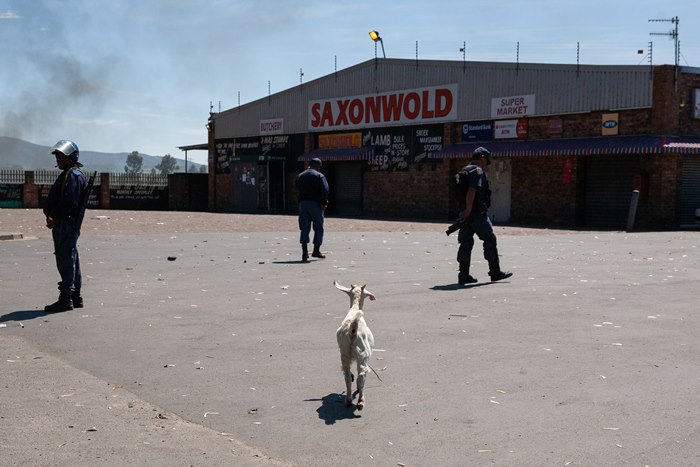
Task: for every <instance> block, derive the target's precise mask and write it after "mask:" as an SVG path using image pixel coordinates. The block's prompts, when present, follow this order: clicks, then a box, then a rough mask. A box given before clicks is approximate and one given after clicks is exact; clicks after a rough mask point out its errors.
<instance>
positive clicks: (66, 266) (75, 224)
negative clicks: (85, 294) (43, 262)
mask: <svg viewBox="0 0 700 467" xmlns="http://www.w3.org/2000/svg"><path fill="white" fill-rule="evenodd" d="M51 154H53V155H54V156H55V157H56V165H57V166H58V168H59V169H61V170H62V172H61V174H60V175H59V176H58V178H57V179H56V181H55V182H54V184H53V185H52V186H51V190H50V191H49V196H48V198H47V199H46V206H45V207H44V214H45V215H46V227H48V228H49V229H51V235H52V237H53V245H54V254H55V255H56V267H57V269H58V273H59V275H60V276H61V281H60V282H59V283H58V290H59V297H58V301H56V302H55V303H52V304H51V305H47V306H46V307H44V310H45V311H48V312H52V313H55V312H61V311H68V310H72V309H73V308H74V307H75V308H82V307H83V298H82V296H81V292H80V288H81V286H82V276H81V274H80V257H79V256H78V237H80V224H81V222H82V219H80V216H82V214H83V210H82V206H81V199H82V197H83V195H84V192H85V190H86V189H87V180H86V178H85V174H83V172H82V171H81V170H80V167H82V164H81V163H80V162H78V158H79V157H80V151H79V150H78V145H77V144H75V143H74V142H73V141H68V140H61V141H59V142H58V143H56V144H55V145H54V146H53V148H51Z"/></svg>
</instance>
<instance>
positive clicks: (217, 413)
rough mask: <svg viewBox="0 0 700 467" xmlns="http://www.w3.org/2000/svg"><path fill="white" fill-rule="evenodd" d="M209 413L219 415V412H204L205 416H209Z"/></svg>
mask: <svg viewBox="0 0 700 467" xmlns="http://www.w3.org/2000/svg"><path fill="white" fill-rule="evenodd" d="M207 415H219V412H204V418H207Z"/></svg>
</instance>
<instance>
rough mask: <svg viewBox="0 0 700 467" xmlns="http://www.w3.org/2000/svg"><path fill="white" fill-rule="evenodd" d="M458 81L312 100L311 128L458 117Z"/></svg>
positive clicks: (323, 128)
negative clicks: (379, 92)
mask: <svg viewBox="0 0 700 467" xmlns="http://www.w3.org/2000/svg"><path fill="white" fill-rule="evenodd" d="M457 89H458V86H457V84H448V85H444V86H434V87H427V88H417V89H407V90H402V91H392V92H388V93H381V94H365V95H360V96H347V97H336V98H331V99H319V100H314V101H309V114H308V115H309V116H308V129H309V130H310V131H327V130H344V129H350V128H367V127H373V126H386V125H387V124H389V125H391V124H417V123H435V122H443V121H450V120H456V118H457V108H456V105H457Z"/></svg>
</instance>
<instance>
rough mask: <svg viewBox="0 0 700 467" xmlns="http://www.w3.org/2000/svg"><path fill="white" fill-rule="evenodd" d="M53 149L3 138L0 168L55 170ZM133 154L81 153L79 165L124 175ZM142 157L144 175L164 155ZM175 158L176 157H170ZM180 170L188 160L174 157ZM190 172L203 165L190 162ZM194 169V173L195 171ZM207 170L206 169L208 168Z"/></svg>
mask: <svg viewBox="0 0 700 467" xmlns="http://www.w3.org/2000/svg"><path fill="white" fill-rule="evenodd" d="M50 149H51V147H50V146H41V145H38V144H34V143H30V142H28V141H24V140H21V139H17V138H9V137H7V136H0V169H20V170H42V169H54V167H55V165H56V160H55V159H54V157H53V156H52V155H51V154H50V153H49V150H50ZM129 154H130V153H127V152H120V153H109V152H95V151H83V150H81V151H80V162H81V163H82V164H83V165H85V167H86V168H87V169H89V170H97V171H98V172H124V166H125V165H126V158H127V157H128V156H129ZM139 155H140V156H142V157H143V172H144V173H150V172H151V169H152V168H155V166H156V165H158V164H160V161H161V159H162V156H149V155H148V154H143V153H141V152H139ZM170 155H171V156H173V157H175V156H176V155H175V154H170ZM175 159H176V160H177V165H179V166H180V168H179V169H178V170H177V171H178V172H184V171H185V159H181V158H178V157H175ZM187 162H188V165H189V169H188V171H191V172H199V170H200V167H201V166H202V164H197V163H195V162H192V161H190V160H188V161H187ZM193 167H194V170H192V169H193ZM205 169H206V167H205Z"/></svg>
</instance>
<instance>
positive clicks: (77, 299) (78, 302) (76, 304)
mask: <svg viewBox="0 0 700 467" xmlns="http://www.w3.org/2000/svg"><path fill="white" fill-rule="evenodd" d="M71 301H72V302H73V308H82V307H83V297H82V295H80V289H75V292H73V294H72V295H71Z"/></svg>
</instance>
